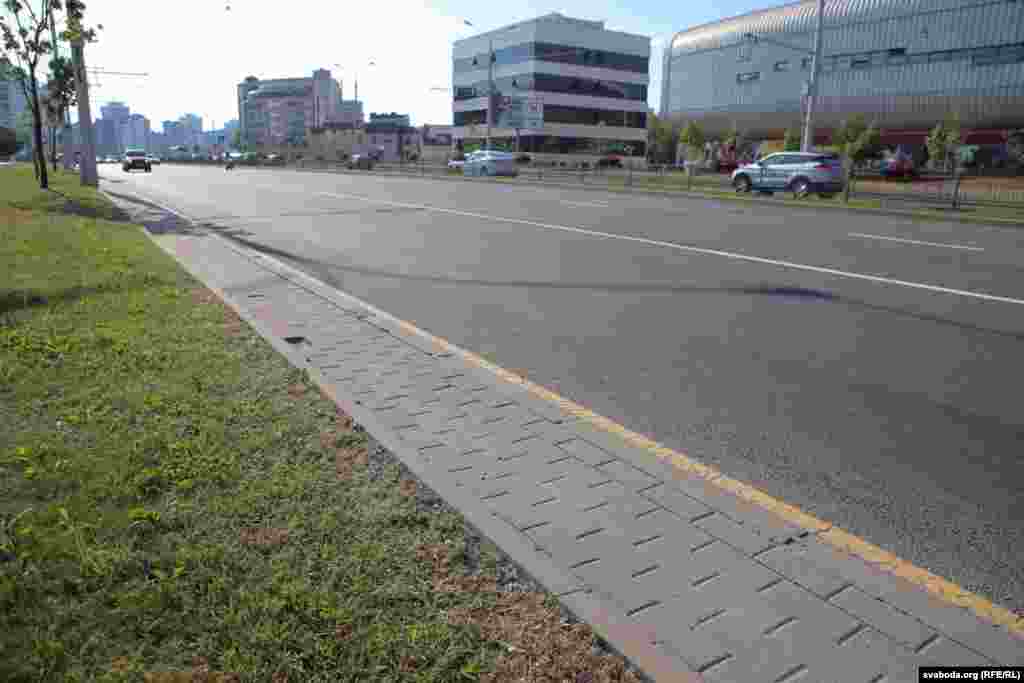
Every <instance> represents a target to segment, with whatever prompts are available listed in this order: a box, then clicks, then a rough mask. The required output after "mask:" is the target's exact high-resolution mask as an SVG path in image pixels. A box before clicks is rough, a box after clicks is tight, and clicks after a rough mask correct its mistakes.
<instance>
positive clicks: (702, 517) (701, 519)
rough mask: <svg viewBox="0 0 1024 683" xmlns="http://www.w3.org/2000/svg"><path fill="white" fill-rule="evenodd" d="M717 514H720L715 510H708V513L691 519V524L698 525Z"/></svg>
mask: <svg viewBox="0 0 1024 683" xmlns="http://www.w3.org/2000/svg"><path fill="white" fill-rule="evenodd" d="M716 514H718V513H717V512H716V511H715V510H708V511H707V512H702V513H700V514H699V515H697V516H696V517H691V518H690V524H696V523H697V522H703V521H704V520H705V519H707V518H708V517H712V516H714V515H716Z"/></svg>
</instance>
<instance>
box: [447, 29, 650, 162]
mask: <svg viewBox="0 0 1024 683" xmlns="http://www.w3.org/2000/svg"><path fill="white" fill-rule="evenodd" d="M492 48H493V60H494V66H493V71H494V73H493V79H494V82H493V85H494V89H495V92H496V102H497V106H496V107H495V110H496V111H495V114H494V121H493V125H492V128H491V140H492V146H494V147H497V148H504V149H513V148H515V147H517V146H518V149H519V150H520V151H523V152H529V153H531V154H534V155H575V156H574V160H585V159H588V158H589V159H594V158H597V157H600V156H603V155H606V154H609V153H616V154H631V155H635V156H639V157H643V156H644V154H645V151H646V150H645V146H646V142H647V86H648V82H649V75H648V71H649V69H648V66H649V62H650V54H651V41H650V38H648V37H646V36H639V35H633V34H629V33H622V32H619V31H610V30H608V29H606V28H605V27H604V22H601V21H585V20H582V19H573V18H570V17H566V16H563V15H561V14H557V13H554V14H548V15H545V16H542V17H539V18H537V19H533V20H530V21H525V22H522V23H519V24H513V25H511V26H506V27H503V28H500V29H497V30H494V31H489V32H487V33H482V34H480V35H476V36H473V37H471V38H466V39H464V40H459V41H457V42H456V43H455V45H454V47H453V64H452V71H453V83H454V93H453V102H452V109H453V114H454V116H453V119H454V121H453V122H454V124H455V129H454V135H455V138H456V141H457V143H459V144H461V145H462V146H463V148H465V149H467V150H468V149H470V148H472V147H475V146H479V145H480V144H481V143H482V142H483V141H484V138H485V136H486V134H487V130H486V128H487V125H486V124H487V108H488V97H487V95H488V91H489V89H490V85H491V83H490V79H489V75H488V52H489V50H491V49H492ZM517 129H518V130H517ZM517 140H518V145H517Z"/></svg>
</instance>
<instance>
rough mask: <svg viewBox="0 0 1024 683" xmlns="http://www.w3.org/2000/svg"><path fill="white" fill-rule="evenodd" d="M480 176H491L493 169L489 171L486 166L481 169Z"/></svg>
mask: <svg viewBox="0 0 1024 683" xmlns="http://www.w3.org/2000/svg"><path fill="white" fill-rule="evenodd" d="M480 175H484V176H489V175H491V169H489V168H487V167H486V166H484V167H483V168H481V169H480Z"/></svg>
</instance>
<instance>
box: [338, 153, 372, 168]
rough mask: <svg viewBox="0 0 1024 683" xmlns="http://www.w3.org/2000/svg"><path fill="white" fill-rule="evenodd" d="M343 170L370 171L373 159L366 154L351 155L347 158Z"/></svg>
mask: <svg viewBox="0 0 1024 683" xmlns="http://www.w3.org/2000/svg"><path fill="white" fill-rule="evenodd" d="M345 168H347V169H349V170H353V169H363V170H366V171H372V170H373V157H371V156H369V155H367V154H353V155H352V156H350V157H349V159H348V162H347V163H346V164H345Z"/></svg>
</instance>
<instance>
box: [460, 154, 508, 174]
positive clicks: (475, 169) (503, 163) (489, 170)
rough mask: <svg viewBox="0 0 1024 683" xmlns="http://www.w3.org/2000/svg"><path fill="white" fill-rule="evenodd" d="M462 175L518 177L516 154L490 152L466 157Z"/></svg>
mask: <svg viewBox="0 0 1024 683" xmlns="http://www.w3.org/2000/svg"><path fill="white" fill-rule="evenodd" d="M462 173H463V175H467V176H516V175H519V169H518V168H516V155H515V154H509V153H508V152H496V151H493V150H488V151H485V152H476V153H474V154H471V155H470V156H468V157H466V163H465V164H463V166H462Z"/></svg>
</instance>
